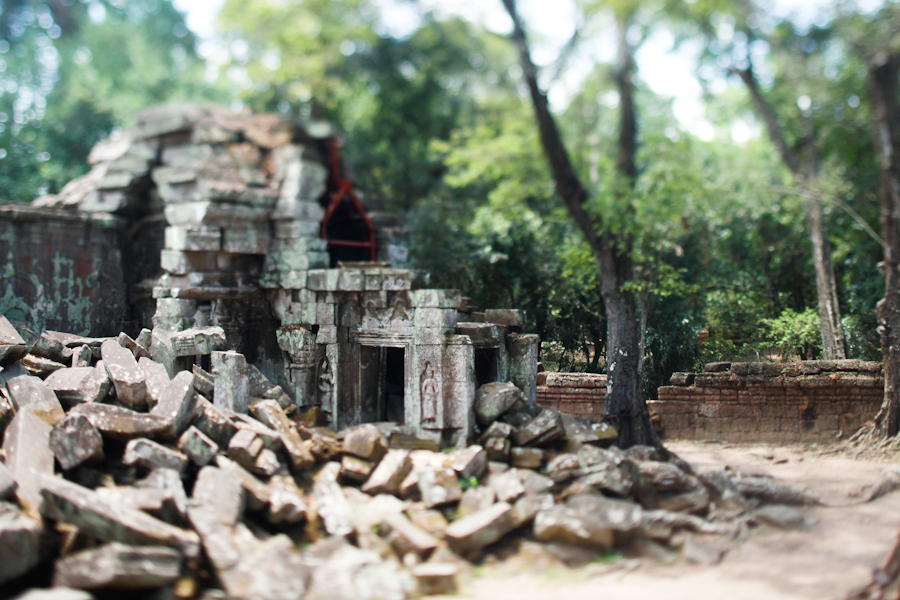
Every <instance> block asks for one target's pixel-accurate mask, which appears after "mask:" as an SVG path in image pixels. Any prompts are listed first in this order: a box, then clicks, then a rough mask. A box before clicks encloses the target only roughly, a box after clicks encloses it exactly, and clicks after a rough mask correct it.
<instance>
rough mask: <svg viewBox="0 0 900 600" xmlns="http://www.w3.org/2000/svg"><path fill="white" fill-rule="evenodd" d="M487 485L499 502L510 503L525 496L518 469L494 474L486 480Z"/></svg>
mask: <svg viewBox="0 0 900 600" xmlns="http://www.w3.org/2000/svg"><path fill="white" fill-rule="evenodd" d="M487 485H488V487H489V488H490V489H491V490H493V491H494V494H495V495H496V497H497V500H499V501H500V502H510V503H512V502H515V501H516V500H517V499H519V498H520V497H521V496H523V495H524V494H525V484H524V483H523V482H522V473H521V471H520V470H519V469H509V470H508V471H504V472H503V473H494V474H492V475H491V476H490V477H489V478H488V480H487Z"/></svg>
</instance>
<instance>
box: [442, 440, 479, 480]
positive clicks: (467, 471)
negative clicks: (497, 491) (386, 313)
mask: <svg viewBox="0 0 900 600" xmlns="http://www.w3.org/2000/svg"><path fill="white" fill-rule="evenodd" d="M448 463H449V466H450V468H451V469H453V470H454V471H456V473H457V475H459V478H460V479H461V480H462V481H465V482H467V483H468V482H469V480H470V479H471V478H473V477H474V478H476V479H478V478H479V477H481V475H482V474H483V473H484V470H485V469H486V468H487V452H485V450H484V448H482V447H481V446H479V445H477V444H473V445H472V446H467V447H466V448H460V449H459V450H456V451H454V452H453V453H452V454H451V455H450V459H449V461H448Z"/></svg>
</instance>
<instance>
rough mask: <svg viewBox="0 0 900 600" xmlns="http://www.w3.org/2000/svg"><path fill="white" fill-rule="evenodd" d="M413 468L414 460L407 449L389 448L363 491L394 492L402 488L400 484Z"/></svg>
mask: <svg viewBox="0 0 900 600" xmlns="http://www.w3.org/2000/svg"><path fill="white" fill-rule="evenodd" d="M411 470H412V461H411V460H410V458H409V451H407V450H389V451H388V453H387V454H386V455H385V456H384V458H382V459H381V462H380V463H378V466H377V467H375V470H374V471H373V472H372V475H371V476H370V477H369V479H368V481H366V483H365V484H363V486H362V491H364V492H366V493H367V494H371V495H373V496H375V495H377V494H394V495H396V494H397V493H398V492H399V490H400V484H401V483H403V480H404V478H406V476H407V475H409V472H410V471H411Z"/></svg>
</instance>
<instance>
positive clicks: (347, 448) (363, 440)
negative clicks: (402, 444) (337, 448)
mask: <svg viewBox="0 0 900 600" xmlns="http://www.w3.org/2000/svg"><path fill="white" fill-rule="evenodd" d="M388 445H389V444H388V441H387V438H386V437H385V436H384V434H383V433H381V431H379V430H378V428H377V427H375V426H374V425H372V424H370V423H367V424H364V425H358V426H356V427H351V428H350V429H348V430H347V431H346V432H345V433H344V441H343V449H344V452H346V453H347V454H352V455H354V456H358V457H359V458H361V459H363V460H366V461H369V462H372V463H377V462H378V461H380V460H381V459H382V457H384V455H385V454H386V453H387V451H388Z"/></svg>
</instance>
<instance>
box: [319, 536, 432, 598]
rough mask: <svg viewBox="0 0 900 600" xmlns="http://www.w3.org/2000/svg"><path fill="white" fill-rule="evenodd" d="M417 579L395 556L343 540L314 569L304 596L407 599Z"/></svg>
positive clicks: (413, 589)
mask: <svg viewBox="0 0 900 600" xmlns="http://www.w3.org/2000/svg"><path fill="white" fill-rule="evenodd" d="M414 592H415V581H414V580H413V578H412V576H411V575H410V574H409V573H408V572H407V571H406V570H404V569H402V568H401V567H400V565H399V563H397V562H396V561H394V560H384V559H382V558H381V557H380V556H379V555H378V554H376V553H374V552H371V551H369V550H360V549H359V548H356V547H354V546H352V545H350V544H344V545H342V546H340V547H339V548H338V549H337V550H335V551H334V552H332V553H331V555H330V556H329V557H328V558H327V560H325V561H323V562H321V563H320V564H319V565H318V566H317V567H316V568H315V569H314V570H313V573H312V579H311V581H310V584H309V589H308V590H307V592H306V595H305V596H304V599H305V600H376V599H379V600H406V599H407V598H410V597H411V596H412V594H413V593H414Z"/></svg>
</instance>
